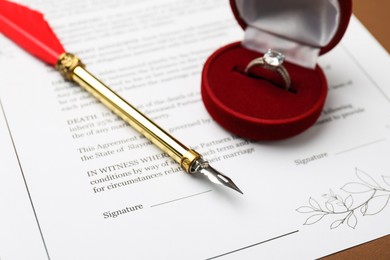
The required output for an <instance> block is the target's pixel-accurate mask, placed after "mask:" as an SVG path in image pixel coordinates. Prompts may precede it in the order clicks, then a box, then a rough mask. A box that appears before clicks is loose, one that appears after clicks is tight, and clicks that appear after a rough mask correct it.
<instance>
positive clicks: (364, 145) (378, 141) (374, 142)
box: [335, 138, 386, 155]
mask: <svg viewBox="0 0 390 260" xmlns="http://www.w3.org/2000/svg"><path fill="white" fill-rule="evenodd" d="M385 140H386V138H383V139H380V140H376V141H373V142H371V143H367V144H362V145H359V146H356V147H353V148H350V149H348V150H345V151H341V152H338V153H335V155H339V154H342V153H346V152H350V151H352V150H356V149H359V148H363V147H366V146H369V145H372V144H376V143H380V142H383V141H385Z"/></svg>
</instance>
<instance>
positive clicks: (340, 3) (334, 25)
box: [230, 0, 352, 69]
mask: <svg viewBox="0 0 390 260" xmlns="http://www.w3.org/2000/svg"><path fill="white" fill-rule="evenodd" d="M230 6H231V8H232V11H233V14H234V16H235V18H236V20H237V21H238V23H239V25H240V26H241V27H242V28H243V29H244V30H245V38H244V40H243V45H244V46H245V47H247V48H249V49H252V50H256V51H258V52H261V53H265V52H266V51H267V50H268V49H275V50H278V51H281V52H282V53H284V54H285V55H286V60H287V61H290V62H292V63H295V64H298V65H301V66H304V67H307V68H312V69H314V68H315V65H316V63H317V59H318V56H319V55H321V54H324V53H326V52H328V51H330V50H331V49H333V48H334V47H335V46H336V45H337V44H338V43H339V42H340V40H341V39H342V37H343V35H344V33H345V31H346V29H347V27H348V23H349V19H350V17H351V14H352V0H273V1H265V0H230Z"/></svg>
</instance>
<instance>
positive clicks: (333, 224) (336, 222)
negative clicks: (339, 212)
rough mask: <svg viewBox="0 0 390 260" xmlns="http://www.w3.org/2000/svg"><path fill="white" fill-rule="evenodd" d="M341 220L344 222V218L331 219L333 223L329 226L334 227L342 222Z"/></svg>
mask: <svg viewBox="0 0 390 260" xmlns="http://www.w3.org/2000/svg"><path fill="white" fill-rule="evenodd" d="M343 222H344V219H339V220H336V221H333V223H332V224H331V225H330V228H331V229H335V228H337V227H338V226H340V225H341V224H343Z"/></svg>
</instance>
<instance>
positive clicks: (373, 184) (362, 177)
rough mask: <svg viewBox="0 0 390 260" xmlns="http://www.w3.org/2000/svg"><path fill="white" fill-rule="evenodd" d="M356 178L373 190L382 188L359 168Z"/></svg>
mask: <svg viewBox="0 0 390 260" xmlns="http://www.w3.org/2000/svg"><path fill="white" fill-rule="evenodd" d="M356 176H357V177H358V178H359V180H361V181H362V182H364V183H365V184H367V185H369V186H371V187H373V188H380V187H381V186H380V185H379V184H378V183H377V182H376V181H375V180H374V179H373V178H372V177H371V176H370V175H368V174H367V173H365V172H363V171H362V170H359V169H358V168H356Z"/></svg>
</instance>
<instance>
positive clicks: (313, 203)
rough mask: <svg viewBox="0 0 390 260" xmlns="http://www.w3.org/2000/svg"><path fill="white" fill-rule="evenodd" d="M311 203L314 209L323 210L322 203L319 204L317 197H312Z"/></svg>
mask: <svg viewBox="0 0 390 260" xmlns="http://www.w3.org/2000/svg"><path fill="white" fill-rule="evenodd" d="M309 204H310V206H312V207H313V208H314V209H318V210H321V207H320V204H318V202H317V201H316V200H315V199H313V198H312V197H310V199H309Z"/></svg>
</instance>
